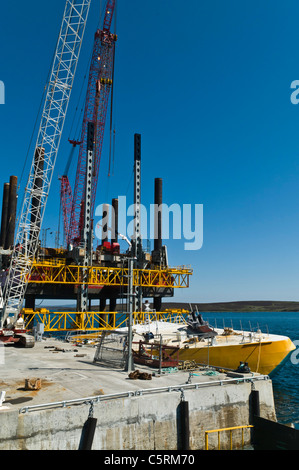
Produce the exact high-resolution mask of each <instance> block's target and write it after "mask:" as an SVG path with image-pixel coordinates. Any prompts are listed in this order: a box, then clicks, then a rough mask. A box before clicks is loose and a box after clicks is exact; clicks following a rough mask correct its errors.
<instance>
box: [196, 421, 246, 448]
mask: <svg viewBox="0 0 299 470" xmlns="http://www.w3.org/2000/svg"><path fill="white" fill-rule="evenodd" d="M247 428H253V426H252V425H249V424H246V425H243V426H231V427H229V428H221V429H212V430H210V431H205V450H209V434H211V433H214V432H217V433H218V450H220V432H223V431H229V432H230V450H232V449H233V441H232V433H233V431H234V430H236V429H242V449H243V447H244V429H247Z"/></svg>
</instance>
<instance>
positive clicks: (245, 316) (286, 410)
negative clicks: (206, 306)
mask: <svg viewBox="0 0 299 470" xmlns="http://www.w3.org/2000/svg"><path fill="white" fill-rule="evenodd" d="M203 318H204V320H208V321H209V323H210V324H211V325H212V326H216V324H217V327H218V328H223V326H226V327H231V326H233V328H234V329H236V330H237V329H240V322H241V324H242V328H243V329H244V330H249V331H250V329H251V330H253V331H256V330H257V329H258V328H260V330H261V331H262V332H265V333H266V332H269V333H272V334H279V335H284V336H288V337H289V338H290V339H291V340H292V341H293V343H295V341H298V343H297V344H296V343H295V346H296V347H297V349H296V351H294V352H293V353H292V354H291V355H290V356H289V357H288V358H287V360H286V362H285V364H284V365H283V367H281V368H280V369H279V370H278V371H277V372H276V373H275V374H274V375H273V377H271V379H272V383H273V391H274V401H275V409H276V416H277V421H278V422H280V423H282V424H290V423H293V424H294V425H295V428H296V429H299V312H251V313H243V312H242V313H238V312H232V313H229V312H216V313H212V312H207V313H203ZM215 322H216V324H215Z"/></svg>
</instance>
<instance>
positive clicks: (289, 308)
mask: <svg viewBox="0 0 299 470" xmlns="http://www.w3.org/2000/svg"><path fill="white" fill-rule="evenodd" d="M191 305H192V307H193V308H195V306H197V308H198V310H199V311H200V312H299V302H293V301H288V302H284V301H276V300H255V301H252V300H249V301H238V302H212V303H201V302H191ZM162 306H163V310H164V309H168V308H174V309H186V310H189V309H190V304H189V303H185V302H163V304H162Z"/></svg>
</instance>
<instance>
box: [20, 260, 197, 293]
mask: <svg viewBox="0 0 299 470" xmlns="http://www.w3.org/2000/svg"><path fill="white" fill-rule="evenodd" d="M83 269H84V268H83V266H75V265H66V264H64V263H59V262H57V263H56V264H53V263H50V262H49V263H48V262H44V263H34V264H33V268H32V272H31V275H30V278H29V281H28V282H29V283H36V284H74V285H78V284H82V283H83ZM87 269H88V278H87V280H86V281H85V282H86V284H88V285H91V286H96V285H97V286H127V285H128V280H129V271H128V268H109V267H103V266H90V267H88V268H87ZM190 275H192V269H190V268H185V267H180V268H167V269H159V268H157V269H134V271H133V286H141V287H156V288H158V287H164V288H165V287H171V288H187V287H189V276H190Z"/></svg>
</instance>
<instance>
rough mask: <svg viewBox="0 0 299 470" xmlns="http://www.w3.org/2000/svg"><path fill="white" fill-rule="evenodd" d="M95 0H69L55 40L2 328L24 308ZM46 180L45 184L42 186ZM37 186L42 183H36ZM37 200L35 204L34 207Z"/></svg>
mask: <svg viewBox="0 0 299 470" xmlns="http://www.w3.org/2000/svg"><path fill="white" fill-rule="evenodd" d="M90 3H91V0H67V1H66V6H65V10H64V15H63V20H62V25H61V29H60V33H59V37H58V41H57V46H56V51H55V55H54V60H53V64H52V70H51V74H50V79H49V83H48V88H47V94H46V98H45V103H44V109H43V112H42V117H41V123H40V128H39V132H38V137H37V142H36V146H35V152H34V153H35V155H34V157H33V161H32V165H31V170H30V173H29V178H28V182H27V185H26V188H25V195H24V202H23V207H22V211H21V215H20V217H19V222H18V228H17V232H16V238H15V246H14V249H13V252H12V256H11V264H10V269H9V272H8V277H7V279H6V283H5V287H4V294H3V309H2V314H1V321H0V326H3V323H4V321H5V319H6V318H7V316H8V315H9V314H12V313H13V314H14V315H16V314H17V313H19V312H20V309H21V308H22V304H23V300H24V296H25V292H26V288H27V283H28V280H29V277H30V273H31V269H32V265H33V261H34V258H35V255H36V251H37V247H38V242H39V235H40V228H41V224H42V220H43V216H44V211H45V208H46V203H47V199H48V195H49V190H50V185H51V180H52V176H53V171H54V166H55V161H56V157H57V153H58V148H59V144H60V138H61V134H62V130H63V126H64V121H65V116H66V113H67V108H68V103H69V98H70V95H71V90H72V86H73V81H74V76H75V72H76V67H77V63H78V59H79V54H80V50H81V45H82V39H83V36H84V31H85V26H86V21H87V17H88V13H89V8H90ZM41 180H42V185H40V181H41ZM37 181H38V182H39V184H37ZM33 200H34V201H35V204H33V203H32V202H33Z"/></svg>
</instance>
